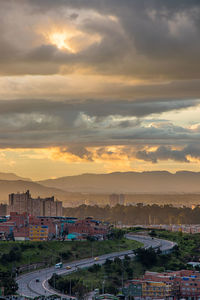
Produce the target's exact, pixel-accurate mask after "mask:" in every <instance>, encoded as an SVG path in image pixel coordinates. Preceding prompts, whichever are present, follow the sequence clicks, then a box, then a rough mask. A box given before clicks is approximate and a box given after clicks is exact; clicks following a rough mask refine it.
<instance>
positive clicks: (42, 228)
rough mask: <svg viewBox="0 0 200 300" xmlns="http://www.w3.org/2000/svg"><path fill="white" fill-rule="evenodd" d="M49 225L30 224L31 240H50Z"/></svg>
mask: <svg viewBox="0 0 200 300" xmlns="http://www.w3.org/2000/svg"><path fill="white" fill-rule="evenodd" d="M48 233H49V231H48V226H46V225H30V226H29V240H30V241H47V240H48Z"/></svg>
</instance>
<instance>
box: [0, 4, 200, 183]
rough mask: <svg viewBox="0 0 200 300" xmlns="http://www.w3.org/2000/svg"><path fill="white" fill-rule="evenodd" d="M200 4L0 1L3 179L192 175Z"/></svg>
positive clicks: (197, 158)
mask: <svg viewBox="0 0 200 300" xmlns="http://www.w3.org/2000/svg"><path fill="white" fill-rule="evenodd" d="M199 36H200V2H199V0H195V1H194V0H190V1H188V0H181V1H180V0H167V1H166V0H148V1H147V0H123V1H122V0H101V1H100V0H56V1H55V0H42V1H41V0H20V1H18V0H0V171H1V172H14V173H17V174H18V175H20V176H23V177H29V178H32V179H33V180H39V179H45V178H56V177H61V176H68V175H76V174H82V173H108V172H118V171H120V172H125V171H137V172H142V171H152V170H167V171H170V172H173V173H174V172H176V171H178V170H188V171H200V68H199V62H200V39H199Z"/></svg>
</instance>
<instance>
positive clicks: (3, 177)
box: [0, 172, 31, 181]
mask: <svg viewBox="0 0 200 300" xmlns="http://www.w3.org/2000/svg"><path fill="white" fill-rule="evenodd" d="M0 180H25V181H31V179H29V178H24V177H20V176H18V175H16V174H14V173H3V172H0Z"/></svg>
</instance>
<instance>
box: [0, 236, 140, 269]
mask: <svg viewBox="0 0 200 300" xmlns="http://www.w3.org/2000/svg"><path fill="white" fill-rule="evenodd" d="M139 246H141V244H140V243H138V242H136V241H131V240H127V239H124V238H122V239H116V240H105V241H71V242H66V241H65V242H61V241H49V242H0V254H1V256H0V271H11V270H13V269H14V268H16V267H20V266H24V265H32V264H35V263H45V266H48V265H49V266H50V265H53V264H55V263H56V262H59V261H61V260H62V261H63V262H68V261H73V260H78V259H82V258H87V257H91V256H94V257H95V256H99V255H102V254H106V253H110V252H115V251H124V250H129V249H136V248H138V247H139Z"/></svg>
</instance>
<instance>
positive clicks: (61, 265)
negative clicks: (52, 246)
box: [55, 262, 63, 269]
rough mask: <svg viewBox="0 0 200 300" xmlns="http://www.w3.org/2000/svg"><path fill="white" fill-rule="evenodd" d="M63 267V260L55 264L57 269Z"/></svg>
mask: <svg viewBox="0 0 200 300" xmlns="http://www.w3.org/2000/svg"><path fill="white" fill-rule="evenodd" d="M62 267H63V263H62V262H59V263H57V264H55V269H60V268H62Z"/></svg>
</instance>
